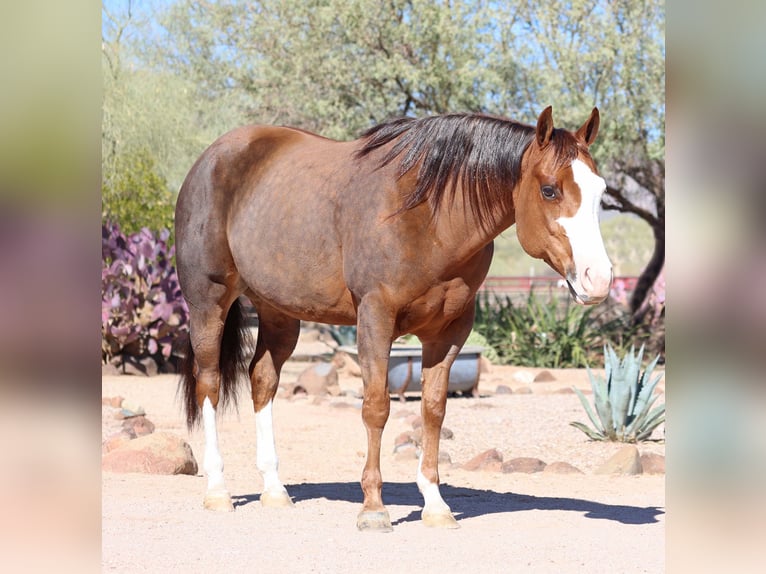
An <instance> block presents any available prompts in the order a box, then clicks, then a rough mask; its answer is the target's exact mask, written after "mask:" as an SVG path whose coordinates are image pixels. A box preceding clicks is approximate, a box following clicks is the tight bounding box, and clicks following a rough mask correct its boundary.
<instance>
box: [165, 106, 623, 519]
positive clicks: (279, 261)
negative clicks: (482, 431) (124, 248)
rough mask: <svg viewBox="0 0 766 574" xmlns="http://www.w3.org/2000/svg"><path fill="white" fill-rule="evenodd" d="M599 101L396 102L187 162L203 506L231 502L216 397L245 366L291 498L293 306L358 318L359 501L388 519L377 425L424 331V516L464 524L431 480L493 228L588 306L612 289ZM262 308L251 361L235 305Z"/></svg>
mask: <svg viewBox="0 0 766 574" xmlns="http://www.w3.org/2000/svg"><path fill="white" fill-rule="evenodd" d="M598 127H599V112H598V109H597V108H594V109H593V111H592V112H591V114H590V117H589V118H588V119H587V120H586V122H585V123H584V124H583V125H582V126H581V127H580V128H579V129H578V130H577V131H575V132H571V131H567V130H565V129H561V128H554V125H553V116H552V109H551V107H550V106H549V107H547V108H545V110H543V112H542V113H541V114H540V115H539V117H538V119H537V124H536V125H535V126H532V125H525V124H523V123H519V122H516V121H512V120H510V119H507V118H502V117H496V116H490V115H485V114H446V115H438V116H429V117H423V118H419V119H414V118H399V119H394V120H391V121H388V122H385V123H382V124H380V125H377V126H374V127H372V128H370V129H369V130H367V131H366V132H365V133H364V134H362V135H361V137H360V138H359V139H356V140H353V141H334V140H330V139H327V138H324V137H321V136H319V135H316V134H313V133H310V132H307V131H304V130H300V129H295V128H289V127H275V126H263V125H261V126H248V127H241V128H237V129H234V130H233V131H230V132H228V133H226V134H225V135H223V136H221V137H220V138H219V139H217V140H216V141H215V142H214V143H212V144H211V145H210V147H208V148H207V149H206V150H205V151H204V152H203V153H202V155H201V156H200V157H199V159H198V160H197V161H196V162H195V164H194V165H193V167H192V168H191V170H190V171H189V174H188V175H187V177H186V179H185V181H184V183H183V184H182V186H181V189H180V191H179V195H178V199H177V205H176V212H175V234H176V250H177V251H176V260H177V272H178V278H179V282H180V285H181V289H182V292H183V296H184V298H185V300H186V302H187V304H188V308H189V318H190V324H189V341H188V343H187V344H186V345H185V347H186V348H185V353H184V354H185V356H186V362H185V364H184V365H183V366H182V368H181V369H180V370H181V379H180V383H179V392H180V394H181V395H182V397H183V399H182V400H183V403H184V406H185V409H186V419H187V421H186V422H187V424H188V426H189V428H190V429H192V428H194V427H195V426H196V425H197V424H198V423H199V421H200V419H201V420H202V424H203V428H204V436H205V454H204V469H205V472H206V474H207V491H206V493H205V498H204V504H203V505H204V507H205V508H207V509H211V510H228V511H231V510H233V505H232V501H231V496H230V494H229V492H228V491H227V489H226V486H225V482H224V475H223V460H222V457H221V454H220V452H219V449H218V438H217V437H218V435H217V429H216V417H217V413H218V412H219V411H220V409H221V408H223V407H224V406H225V405H226V404H227V403H228V402H232V401H235V400H236V391H237V383H238V381H245V380H246V378H245V375H244V372H245V371H247V372H248V373H249V378H250V381H251V394H252V400H253V406H254V410H255V426H256V433H257V434H256V448H257V455H256V467H257V469H258V470H259V471H260V473H261V474H262V477H263V483H264V486H263V492H262V494H261V496H260V501H261V503H262V504H263V505H265V506H291V505H292V504H293V502H292V499H291V498H290V496H289V494H288V493H287V490H286V489H285V487H284V485H283V484H282V482H281V481H280V479H279V475H278V457H277V452H276V446H275V441H274V433H273V423H272V407H273V400H274V396H275V394H276V391H277V388H278V385H279V377H280V371H281V369H282V366H283V364H284V362H285V361H286V360H287V359H288V358H289V356H290V355H291V354H292V352H293V350H294V349H295V346H296V343H297V340H298V335H299V330H300V322H301V321H302V320H303V321H312V322H319V323H328V324H334V325H356V327H357V345H358V356H359V363H360V368H361V372H362V379H363V386H364V392H363V406H362V420H363V423H364V426H365V428H366V431H367V458H366V462H365V465H364V469H363V471H362V477H361V489H362V492H363V495H364V501H363V503H362V508H361V510H360V512H359V514H358V517H357V527H358V528H359V529H360V530H363V531H383V532H386V531H391V530H392V525H391V520H390V517H389V514H388V512H387V510H386V507H385V506H384V504H383V499H382V496H381V489H382V482H383V479H382V475H381V469H380V449H381V437H382V433H383V429H384V426H385V424H386V421H387V419H388V416H389V409H390V396H389V393H388V389H387V371H388V360H389V353H390V351H391V345H392V342H393V341H394V340H395V339H396V338H397V337H399V336H401V335H404V334H414V335H416V336H417V337H418V338H419V339H420V341H421V343H422V377H421V386H422V395H421V411H422V419H423V442H422V454H421V455H420V459H419V462H418V467H417V474H416V483H417V486H418V487H419V489H420V492H421V493H422V496H423V500H424V504H423V508H422V512H421V520H422V522H423V523H424V524H425V525H427V526H433V527H441V528H457V527H459V525H458V523H457V521H456V520H455V517H454V516H453V514H452V512H451V510H450V508H449V506H448V505H447V503H446V502H445V501H444V499H443V498H442V496H441V494H440V491H439V471H438V464H437V460H438V451H439V435H440V430H441V426H442V421H443V419H444V415H445V408H446V403H447V385H448V382H449V371H450V367H451V365H452V363H453V361H454V360H455V358H456V356H457V354H458V352H459V351H460V349H461V347H462V345H463V343H464V342H465V341H466V338H467V337H468V335H469V332H470V331H471V328H472V325H473V319H474V309H475V307H474V304H475V296H476V292H477V290H478V289H479V287H480V285H481V284H482V282H483V280H484V278H485V276H486V274H487V271H488V269H489V265H490V261H491V259H492V253H493V239H494V238H495V237H496V236H497V235H498V234H499V233H501V232H502V231H504V230H505V229H507V228H509V227H510V226H511V225H513V224H515V225H516V231H517V235H518V240H519V242H520V243H521V246H522V247H523V249H524V250H525V251H526V252H527V253H528V254H529V255H530V256H532V257H535V258H539V259H542V260H544V261H545V262H547V263H548V265H550V267H552V268H553V269H554V270H555V271H556V272H557V273H559V274H560V275H561V276H562V278H563V279H564V280H565V281H566V282H567V284H568V285H569V289H570V291H571V294H572V296H573V297H574V299H575V300H576V301H577V302H578V303H580V304H586V305H588V304H595V303H598V302H600V301H602V300H603V299H604V298H605V297H606V296H607V294H608V292H609V287H610V284H611V281H612V267H611V263H610V261H609V258H608V256H607V254H606V251H605V248H604V244H603V240H602V238H601V233H600V230H599V222H598V208H599V204H600V199H601V195H602V194H603V192H604V190H605V187H606V186H605V183H604V180H603V179H602V178H601V177H600V176H599V175H598V172H597V169H596V165H595V163H594V161H593V159H592V157H591V155H590V153H589V146H590V145H591V144H592V143H593V141H594V140H595V138H596V135H597V133H598ZM241 296H245V297H247V298H249V300H250V302H251V303H252V305H253V306H254V308H255V310H256V312H257V316H258V334H257V340H256V343H255V352H254V356H253V357H252V360H251V361H250V362H249V366H248V362H247V359H248V357H247V356H246V353H245V351H244V345H243V333H244V332H245V329H243V325H244V323H243V309H242V305H241V303H240V297H241Z"/></svg>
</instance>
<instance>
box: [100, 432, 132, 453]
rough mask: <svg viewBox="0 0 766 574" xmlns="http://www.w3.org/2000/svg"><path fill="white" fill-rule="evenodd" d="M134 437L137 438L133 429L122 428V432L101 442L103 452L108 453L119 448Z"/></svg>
mask: <svg viewBox="0 0 766 574" xmlns="http://www.w3.org/2000/svg"><path fill="white" fill-rule="evenodd" d="M134 438H136V435H135V434H134V433H132V432H131V431H127V430H122V431H120V432H117V433H114V434H113V435H111V436H110V437H108V438H107V439H106V440H105V441H104V442H103V443H102V444H101V454H106V453H108V452H111V451H113V450H115V449H118V448H120V447H121V446H124V445H125V444H127V442H128V441H130V440H133V439H134Z"/></svg>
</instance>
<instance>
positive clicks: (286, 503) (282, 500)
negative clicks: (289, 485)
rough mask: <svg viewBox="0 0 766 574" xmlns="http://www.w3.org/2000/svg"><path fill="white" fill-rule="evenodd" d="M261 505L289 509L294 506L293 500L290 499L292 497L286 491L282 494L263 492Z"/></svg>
mask: <svg viewBox="0 0 766 574" xmlns="http://www.w3.org/2000/svg"><path fill="white" fill-rule="evenodd" d="M261 504H262V505H263V506H266V507H268V508H288V507H292V506H294V505H293V500H292V498H290V495H289V494H287V491H285V490H283V491H281V492H262V493H261Z"/></svg>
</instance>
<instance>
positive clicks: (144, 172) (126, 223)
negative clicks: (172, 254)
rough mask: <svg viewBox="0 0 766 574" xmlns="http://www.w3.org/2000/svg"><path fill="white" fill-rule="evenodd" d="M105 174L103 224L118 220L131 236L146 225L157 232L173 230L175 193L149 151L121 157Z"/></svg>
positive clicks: (102, 189)
mask: <svg viewBox="0 0 766 574" xmlns="http://www.w3.org/2000/svg"><path fill="white" fill-rule="evenodd" d="M104 176H105V177H104V182H103V184H102V186H101V205H102V208H101V219H102V223H105V222H107V221H108V222H111V223H116V224H118V225H119V226H120V229H121V230H122V232H123V233H125V234H127V235H131V234H133V233H139V232H140V231H141V230H142V229H143V228H148V229H150V230H152V231H155V232H159V231H160V230H163V229H171V230H172V229H173V219H174V209H175V205H174V199H173V193H171V191H170V190H169V189H168V185H167V182H166V181H165V179H164V178H163V177H162V176H161V175H160V174H159V171H158V169H157V165H156V162H155V161H154V159H153V157H152V156H151V155H150V154H149V153H148V152H146V151H139V152H136V153H131V154H127V155H125V156H120V157H119V158H118V159H117V160H115V162H114V165H112V166H111V168H110V169H109V170H108V174H107V173H105V174H104ZM170 242H171V244H172V237H171V239H170Z"/></svg>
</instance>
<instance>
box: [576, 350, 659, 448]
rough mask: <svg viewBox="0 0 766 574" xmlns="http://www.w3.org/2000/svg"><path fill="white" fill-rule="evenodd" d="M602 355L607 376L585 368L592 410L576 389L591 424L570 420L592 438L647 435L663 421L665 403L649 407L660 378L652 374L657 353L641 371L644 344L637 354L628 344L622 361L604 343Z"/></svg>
mask: <svg viewBox="0 0 766 574" xmlns="http://www.w3.org/2000/svg"><path fill="white" fill-rule="evenodd" d="M604 356H605V359H604V360H605V364H604V368H605V374H606V378H604V377H601V376H597V375H594V374H593V373H592V372H591V370H590V369H588V376H589V377H590V385H591V387H592V388H593V403H594V406H595V408H596V412H595V414H594V412H593V409H591V407H590V404H589V403H588V401H587V400H586V399H585V396H584V395H583V394H582V393H581V392H580V391H579V390H578V389H575V392H576V393H577V396H578V397H580V402H581V403H582V405H583V408H584V409H585V412H586V413H587V415H588V418H589V419H590V421H591V422H592V423H593V427H594V428H590V427H588V426H586V425H584V424H583V423H579V422H572V423H570V424H571V425H572V426H573V427H575V428H578V429H580V430H581V431H582V432H584V433H585V434H586V435H588V436H589V437H590V438H591V439H593V440H600V441H605V440H611V441H620V442H638V441H642V440H646V439H648V438H649V437H650V436H651V435H652V432H654V429H656V428H657V427H658V426H659V425H660V424H662V423H663V422H664V421H665V405H664V404H662V405H660V406H659V407H656V408H654V409H652V410H650V409H651V407H652V405H653V404H654V402H655V401H656V400H657V396H656V395H654V389H655V387H656V386H657V383H658V382H659V380H660V379H661V378H662V375H657V376H656V377H655V378H654V379H652V378H651V377H652V371H653V370H654V367H655V366H656V365H657V361H658V360H659V358H660V357H659V355H657V357H656V358H655V359H654V360H653V361H652V362H651V363H649V365H648V366H647V367H646V370H645V371H644V373H643V375H642V374H641V373H640V371H641V361H642V359H643V356H644V347H643V345H642V346H641V349H640V350H639V352H638V355H636V354H635V349H634V348H632V347H631V349H630V351H629V352H628V353H626V355H625V357H624V359H623V360H622V361H620V359H619V357H618V356H617V353H615V351H614V349H613V348H612V346H611V345H608V346H605V347H604ZM650 379H651V380H650Z"/></svg>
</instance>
